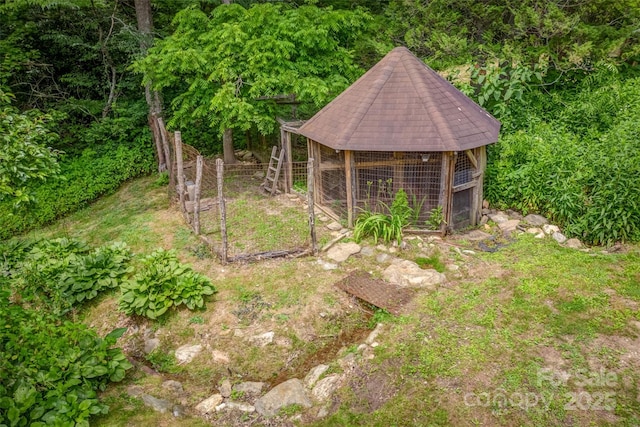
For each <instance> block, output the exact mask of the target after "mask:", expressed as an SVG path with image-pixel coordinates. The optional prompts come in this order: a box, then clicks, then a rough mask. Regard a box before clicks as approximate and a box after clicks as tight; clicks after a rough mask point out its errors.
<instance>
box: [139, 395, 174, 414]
mask: <svg viewBox="0 0 640 427" xmlns="http://www.w3.org/2000/svg"><path fill="white" fill-rule="evenodd" d="M142 401H143V402H144V404H145V405H147V406H148V407H150V408H151V409H153V410H154V411H156V412H160V413H165V412H171V410H172V409H173V403H171V402H169V401H168V400H164V399H158V398H157V397H153V396H151V395H150V394H143V395H142Z"/></svg>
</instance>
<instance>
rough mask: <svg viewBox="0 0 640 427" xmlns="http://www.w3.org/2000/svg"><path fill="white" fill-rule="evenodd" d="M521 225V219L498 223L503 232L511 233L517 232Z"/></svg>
mask: <svg viewBox="0 0 640 427" xmlns="http://www.w3.org/2000/svg"><path fill="white" fill-rule="evenodd" d="M519 224H520V220H519V219H510V220H507V221H503V222H500V223H498V227H499V228H500V230H502V231H503V232H508V233H510V232H512V231H515V230H516V228H517V227H518V225H519Z"/></svg>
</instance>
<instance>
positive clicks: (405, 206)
mask: <svg viewBox="0 0 640 427" xmlns="http://www.w3.org/2000/svg"><path fill="white" fill-rule="evenodd" d="M379 205H380V206H381V207H382V208H383V209H385V210H387V211H388V214H385V213H379V212H372V211H369V210H365V211H363V212H362V213H361V214H360V215H359V216H358V218H357V219H356V223H355V227H354V232H353V237H354V239H355V240H356V242H360V241H361V240H362V239H363V238H365V237H368V236H372V237H373V239H374V241H375V242H376V243H377V242H378V239H382V240H383V241H384V242H385V243H389V242H391V241H396V242H397V243H398V244H400V243H401V242H402V236H403V232H404V229H405V228H406V227H407V226H408V225H409V223H410V220H411V218H412V217H413V212H414V211H413V209H412V208H411V207H410V206H409V199H408V197H407V193H406V192H405V191H404V190H403V189H400V190H398V192H397V193H396V195H395V197H394V199H393V203H392V204H391V207H389V206H388V205H386V204H384V203H382V202H379Z"/></svg>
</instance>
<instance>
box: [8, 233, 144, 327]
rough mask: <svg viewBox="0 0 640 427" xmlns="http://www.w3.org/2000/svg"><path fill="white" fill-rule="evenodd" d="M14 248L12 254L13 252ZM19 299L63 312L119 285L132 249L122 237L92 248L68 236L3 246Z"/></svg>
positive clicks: (58, 312)
mask: <svg viewBox="0 0 640 427" xmlns="http://www.w3.org/2000/svg"><path fill="white" fill-rule="evenodd" d="M11 252H13V253H11ZM0 256H2V257H3V258H4V267H3V270H2V271H0V273H2V274H3V275H4V276H5V277H7V278H8V279H10V283H11V285H12V288H13V290H14V294H15V298H17V299H19V300H20V301H21V302H22V303H23V304H28V305H29V306H32V307H34V308H39V309H44V310H46V311H47V312H50V313H53V314H55V315H63V314H65V313H67V312H68V311H69V310H71V309H72V308H73V307H74V306H76V305H78V304H81V303H83V302H84V301H88V300H91V299H93V298H95V297H96V296H98V294H99V293H100V292H102V291H105V290H107V289H113V288H116V287H118V286H119V285H120V283H121V282H122V281H123V280H124V278H125V277H126V276H127V275H128V274H129V273H130V272H131V271H132V267H130V266H129V265H128V264H129V260H130V258H131V252H130V251H129V248H128V247H127V246H126V245H125V244H124V243H120V242H116V243H112V244H110V245H107V246H102V247H99V248H97V249H95V250H90V248H89V247H87V246H86V245H85V244H84V243H82V242H80V241H77V240H70V239H66V238H61V239H52V240H42V241H39V242H36V243H8V244H3V245H0Z"/></svg>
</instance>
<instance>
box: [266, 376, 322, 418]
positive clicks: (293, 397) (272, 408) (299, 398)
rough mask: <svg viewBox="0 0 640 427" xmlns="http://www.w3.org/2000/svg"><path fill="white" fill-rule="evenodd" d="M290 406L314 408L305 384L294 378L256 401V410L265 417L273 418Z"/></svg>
mask: <svg viewBox="0 0 640 427" xmlns="http://www.w3.org/2000/svg"><path fill="white" fill-rule="evenodd" d="M290 405H300V406H302V407H304V408H310V407H311V406H313V403H312V402H311V399H309V396H307V392H306V390H305V388H304V384H302V381H300V380H299V379H297V378H292V379H290V380H288V381H285V382H283V383H281V384H278V385H277V386H275V387H274V388H272V389H271V390H270V391H269V392H268V393H267V394H265V395H264V396H262V397H261V398H260V399H258V400H256V403H255V405H254V406H255V409H256V411H257V412H258V413H259V414H260V415H262V416H264V417H273V416H274V415H276V414H277V413H278V411H279V410H280V408H284V407H285V406H290Z"/></svg>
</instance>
